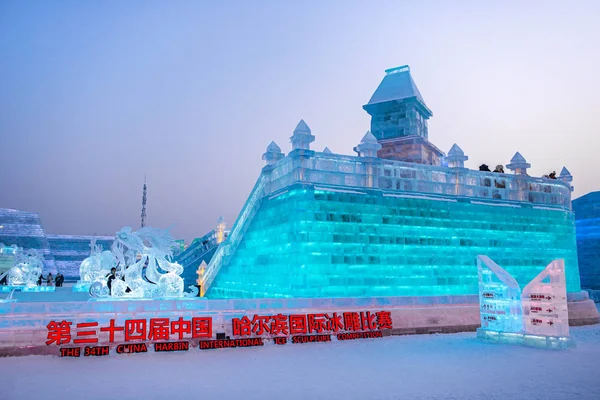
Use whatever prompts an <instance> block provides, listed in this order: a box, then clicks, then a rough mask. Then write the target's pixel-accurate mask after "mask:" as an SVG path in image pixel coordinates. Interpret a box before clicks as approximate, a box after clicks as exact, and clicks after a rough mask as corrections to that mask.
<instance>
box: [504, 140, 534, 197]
mask: <svg viewBox="0 0 600 400" xmlns="http://www.w3.org/2000/svg"><path fill="white" fill-rule="evenodd" d="M528 168H531V164H529V163H528V162H527V160H525V157H523V156H522V155H521V153H519V152H518V151H517V152H516V153H515V155H514V156H513V158H511V160H510V163H509V164H507V165H506V169H508V170H510V171H513V172H514V173H515V175H518V176H520V177H522V178H523V179H518V178H517V177H515V179H513V181H512V186H511V187H510V188H509V189H511V192H512V198H510V199H509V200H517V201H528V200H529V182H528V181H527V180H526V179H525V177H527V176H528V175H527V169H528Z"/></svg>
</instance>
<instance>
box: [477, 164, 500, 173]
mask: <svg viewBox="0 0 600 400" xmlns="http://www.w3.org/2000/svg"><path fill="white" fill-rule="evenodd" d="M479 170H480V171H487V172H492V171H490V167H488V166H487V165H486V164H481V165H480V166H479ZM493 172H497V173H500V174H503V173H504V166H503V165H496V168H495V169H494V171H493Z"/></svg>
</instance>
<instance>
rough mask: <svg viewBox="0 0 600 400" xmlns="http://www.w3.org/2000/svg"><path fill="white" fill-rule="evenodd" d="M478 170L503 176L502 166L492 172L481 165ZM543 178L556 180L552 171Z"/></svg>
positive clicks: (484, 165)
mask: <svg viewBox="0 0 600 400" xmlns="http://www.w3.org/2000/svg"><path fill="white" fill-rule="evenodd" d="M479 170H480V171H487V172H498V173H500V174H503V173H504V166H502V165H496V168H495V169H494V171H490V167H488V166H487V165H486V164H481V165H480V166H479ZM543 178H548V179H556V171H552V172H550V173H549V174H548V175H544V176H543Z"/></svg>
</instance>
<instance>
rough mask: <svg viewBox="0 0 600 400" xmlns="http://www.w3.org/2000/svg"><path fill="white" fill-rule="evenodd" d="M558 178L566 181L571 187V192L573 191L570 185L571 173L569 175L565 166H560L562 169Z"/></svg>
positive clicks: (571, 180)
mask: <svg viewBox="0 0 600 400" xmlns="http://www.w3.org/2000/svg"><path fill="white" fill-rule="evenodd" d="M558 179H560V180H561V181H563V182H566V183H568V184H569V186H570V187H571V192H572V191H573V189H574V188H573V186H572V185H571V182H573V175H571V173H570V172H569V170H568V169H567V167H563V168H562V170H561V171H560V175H559V176H558Z"/></svg>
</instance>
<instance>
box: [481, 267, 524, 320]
mask: <svg viewBox="0 0 600 400" xmlns="http://www.w3.org/2000/svg"><path fill="white" fill-rule="evenodd" d="M477 271H478V274H479V297H480V314H481V327H482V328H484V329H488V330H492V331H498V332H520V331H521V330H522V329H523V323H522V321H523V318H522V308H521V289H520V287H519V283H518V282H517V281H516V280H515V278H513V277H512V276H511V275H510V274H509V273H508V272H506V271H505V270H504V269H502V267H500V266H499V265H498V264H496V263H495V262H494V261H492V260H491V259H490V258H489V257H487V256H478V257H477Z"/></svg>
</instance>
